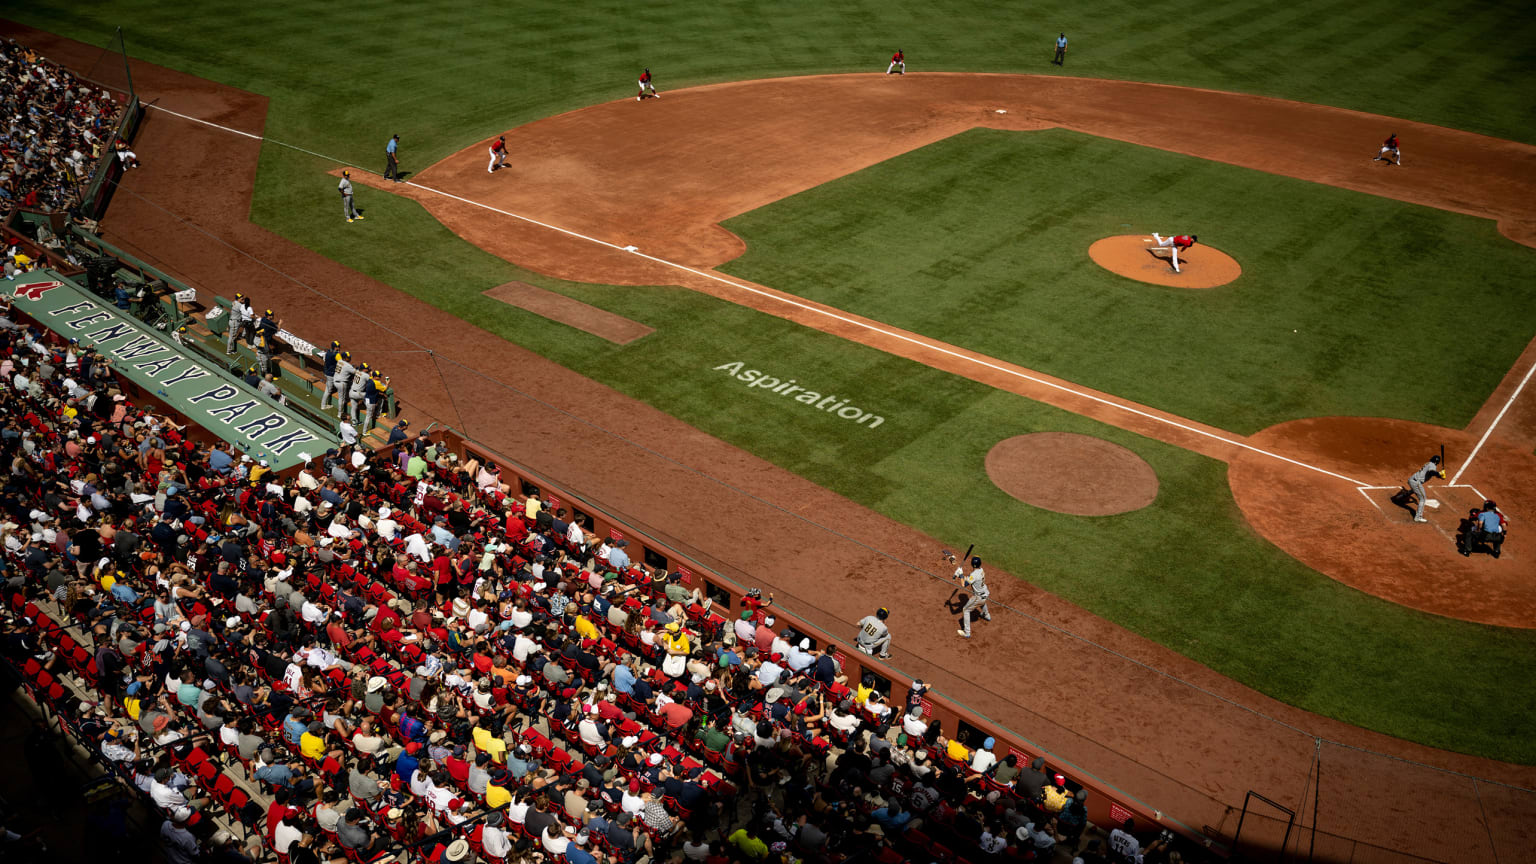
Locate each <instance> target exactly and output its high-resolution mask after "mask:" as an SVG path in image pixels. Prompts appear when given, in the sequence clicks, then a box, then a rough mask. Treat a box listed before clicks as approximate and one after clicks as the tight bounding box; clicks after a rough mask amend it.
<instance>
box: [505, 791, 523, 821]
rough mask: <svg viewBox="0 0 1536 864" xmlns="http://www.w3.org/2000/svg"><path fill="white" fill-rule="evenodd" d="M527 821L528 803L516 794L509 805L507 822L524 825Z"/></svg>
mask: <svg viewBox="0 0 1536 864" xmlns="http://www.w3.org/2000/svg"><path fill="white" fill-rule="evenodd" d="M527 819H528V802H527V801H525V800H523V799H522V798H519V797H518V796H517V795H516V794H514V795H513V796H512V803H511V804H508V805H507V821H508V822H511V823H512V824H513V825H522V824H523V823H524V822H526V821H527Z"/></svg>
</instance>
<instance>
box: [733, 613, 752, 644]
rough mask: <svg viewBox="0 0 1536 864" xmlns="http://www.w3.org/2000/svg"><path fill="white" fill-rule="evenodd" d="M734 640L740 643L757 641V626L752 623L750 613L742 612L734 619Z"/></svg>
mask: <svg viewBox="0 0 1536 864" xmlns="http://www.w3.org/2000/svg"><path fill="white" fill-rule="evenodd" d="M733 626H734V628H735V630H736V641H737V642H738V643H740V644H742V645H751V644H753V643H754V642H756V641H757V626H756V625H755V624H753V623H752V613H751V612H742V613H741V617H740V618H737V619H736V623H735V625H733Z"/></svg>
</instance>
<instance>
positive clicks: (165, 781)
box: [149, 768, 188, 810]
mask: <svg viewBox="0 0 1536 864" xmlns="http://www.w3.org/2000/svg"><path fill="white" fill-rule="evenodd" d="M170 781H171V771H170V769H169V768H161V769H160V770H159V771H156V772H155V774H154V779H153V780H151V781H150V784H149V798H150V800H151V801H153V802H155V806H156V807H159V808H160V809H162V810H175V809H176V808H177V807H186V806H187V804H188V802H187V796H186V795H183V794H182V792H181V790H180V789H177V788H176V787H175V786H172V785H171V782H170Z"/></svg>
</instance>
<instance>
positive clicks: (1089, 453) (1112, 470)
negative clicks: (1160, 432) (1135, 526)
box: [987, 432, 1157, 516]
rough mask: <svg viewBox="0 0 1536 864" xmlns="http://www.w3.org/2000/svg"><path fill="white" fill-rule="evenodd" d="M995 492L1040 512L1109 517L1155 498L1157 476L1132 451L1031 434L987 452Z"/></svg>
mask: <svg viewBox="0 0 1536 864" xmlns="http://www.w3.org/2000/svg"><path fill="white" fill-rule="evenodd" d="M987 476H988V477H990V478H992V483H993V484H994V485H995V486H997V488H999V489H1001V490H1003V491H1004V492H1007V493H1008V494H1009V495H1012V496H1013V497H1014V498H1017V499H1019V500H1020V501H1023V502H1024V503H1025V504H1029V505H1032V506H1035V507H1039V508H1041V509H1044V510H1052V511H1055V512H1057V513H1071V514H1073V515H1074V516H1112V515H1114V514H1116V513H1129V512H1131V511H1132V510H1140V509H1141V508H1143V507H1146V506H1147V505H1149V504H1151V503H1152V502H1153V501H1155V500H1156V499H1157V473H1156V472H1155V471H1153V470H1152V466H1151V465H1148V464H1147V461H1146V460H1145V459H1143V458H1141V457H1140V456H1138V455H1136V453H1135V452H1134V451H1132V450H1129V449H1127V448H1125V447H1121V446H1120V445H1119V444H1116V443H1114V442H1112V441H1105V440H1104V439H1102V438H1095V437H1093V436H1092V435H1078V434H1075V433H1071V432H1036V433H1034V434H1032V435H1016V436H1014V437H1012V438H1008V439H1005V440H1003V441H999V442H998V443H997V444H996V445H995V446H993V448H992V449H991V450H989V451H987Z"/></svg>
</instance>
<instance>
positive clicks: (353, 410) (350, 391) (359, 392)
mask: <svg viewBox="0 0 1536 864" xmlns="http://www.w3.org/2000/svg"><path fill="white" fill-rule="evenodd" d="M367 391H368V373H367V372H366V371H364V370H362V369H359V370H358V371H357V373H356V374H354V375H353V376H352V386H350V387H348V388H347V405H346V407H345V408H343V409H342V411H341V414H342V416H343V417H346V418H347V419H348V420H351V421H352V422H354V423H355V422H357V412H358V409H360V408H362V407H363V394H364V393H366V392H367ZM338 392H339V391H338Z"/></svg>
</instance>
